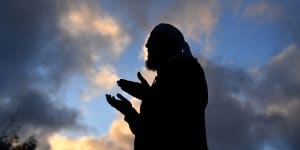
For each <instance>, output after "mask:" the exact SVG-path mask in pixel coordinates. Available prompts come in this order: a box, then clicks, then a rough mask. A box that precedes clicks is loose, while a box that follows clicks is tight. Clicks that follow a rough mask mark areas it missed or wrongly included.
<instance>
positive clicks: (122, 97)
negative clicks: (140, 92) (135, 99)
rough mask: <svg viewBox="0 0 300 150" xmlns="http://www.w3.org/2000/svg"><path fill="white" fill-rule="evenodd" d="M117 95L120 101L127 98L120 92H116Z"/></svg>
mask: <svg viewBox="0 0 300 150" xmlns="http://www.w3.org/2000/svg"><path fill="white" fill-rule="evenodd" d="M117 97H118V98H120V100H121V101H126V102H127V101H128V100H127V98H125V97H124V96H123V95H122V94H120V93H118V94H117Z"/></svg>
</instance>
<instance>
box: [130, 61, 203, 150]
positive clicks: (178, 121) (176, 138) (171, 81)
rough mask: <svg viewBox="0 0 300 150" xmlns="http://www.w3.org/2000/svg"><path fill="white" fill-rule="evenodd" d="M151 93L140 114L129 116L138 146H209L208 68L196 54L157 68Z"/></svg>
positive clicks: (155, 149) (157, 149) (153, 149)
mask: <svg viewBox="0 0 300 150" xmlns="http://www.w3.org/2000/svg"><path fill="white" fill-rule="evenodd" d="M150 95H151V96H149V97H147V99H144V100H142V103H141V107H140V114H138V113H137V112H132V113H130V114H128V115H126V116H125V120H126V121H127V122H128V124H129V126H130V129H131V131H132V132H133V133H134V135H135V141H134V150H175V149H182V150H189V149H193V150H207V149H208V148H207V141H206V130H205V108H206V105H207V100H208V93H207V84H206V79H205V74H204V71H203V69H202V67H201V65H200V64H199V63H198V61H197V60H196V59H194V58H190V57H185V56H178V57H174V58H171V59H170V60H169V61H168V63H167V64H165V65H164V66H162V67H161V68H160V69H159V70H157V76H156V78H155V80H154V82H153V84H152V86H151V94H150Z"/></svg>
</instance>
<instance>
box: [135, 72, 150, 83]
mask: <svg viewBox="0 0 300 150" xmlns="http://www.w3.org/2000/svg"><path fill="white" fill-rule="evenodd" d="M137 77H138V78H139V80H140V81H141V83H142V84H143V85H146V86H149V84H148V82H147V81H146V79H145V78H144V77H143V76H142V74H141V73H140V72H138V73H137Z"/></svg>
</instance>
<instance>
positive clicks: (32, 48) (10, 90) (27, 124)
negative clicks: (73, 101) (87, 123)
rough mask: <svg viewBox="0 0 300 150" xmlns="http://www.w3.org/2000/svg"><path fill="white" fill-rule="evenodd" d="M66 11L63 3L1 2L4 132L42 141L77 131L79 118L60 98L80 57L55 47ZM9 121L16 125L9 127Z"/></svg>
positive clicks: (1, 119) (0, 119)
mask: <svg viewBox="0 0 300 150" xmlns="http://www.w3.org/2000/svg"><path fill="white" fill-rule="evenodd" d="M63 8H64V7H63V2H61V1H52V0H49V1H39V0H29V1H16V0H10V1H1V2H0V72H1V74H0V108H1V109H0V114H1V115H0V122H1V125H0V129H1V130H0V131H1V132H2V131H3V132H10V131H11V130H13V129H15V128H17V126H18V125H19V126H20V127H21V128H20V131H19V132H20V133H22V134H23V135H31V134H37V135H38V136H39V137H43V136H46V135H47V134H50V133H51V132H53V131H58V130H60V129H64V128H72V127H77V126H78V122H77V121H78V117H79V112H78V111H77V110H74V109H71V108H67V107H65V106H64V102H63V99H60V98H59V97H57V96H56V91H57V90H59V87H60V86H61V85H62V84H63V83H64V81H65V80H66V79H67V78H68V77H69V75H70V74H71V72H72V71H74V70H75V67H76V65H77V64H76V62H77V61H76V60H74V58H76V57H73V56H76V55H77V54H78V53H73V52H70V51H68V52H66V51H64V50H63V49H62V47H61V45H60V44H59V42H57V41H59V37H58V35H59V34H58V31H59V29H58V28H57V20H58V17H59V15H60V14H59V13H61V12H63ZM77 58H78V57H77ZM11 119H13V121H12V123H13V125H12V124H11V125H9V126H8V127H6V126H7V125H8V124H10V123H9V122H10V121H9V120H11ZM4 130H5V131H4ZM20 136H22V135H20ZM41 142H43V141H41ZM44 142H45V141H44Z"/></svg>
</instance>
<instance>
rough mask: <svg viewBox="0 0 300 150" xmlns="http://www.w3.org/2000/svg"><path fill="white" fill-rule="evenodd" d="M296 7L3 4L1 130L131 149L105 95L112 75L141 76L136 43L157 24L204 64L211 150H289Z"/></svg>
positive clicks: (245, 1) (296, 76)
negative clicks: (174, 32)
mask: <svg viewBox="0 0 300 150" xmlns="http://www.w3.org/2000/svg"><path fill="white" fill-rule="evenodd" d="M299 6H300V1H297V0H285V1H280V0H228V1H222V0H165V1H161V0H147V1H139V0H115V1H111V0H98V1H97V0H85V1H83V0H82V1H81V0H43V1H41V0H26V1H18V0H2V1H1V2H0V70H1V74H0V122H1V124H0V129H1V130H0V131H1V132H10V131H12V130H14V129H16V128H18V126H20V129H19V134H20V136H21V138H26V137H28V136H30V135H36V136H37V137H38V141H39V149H41V150H44V149H52V150H69V149H73V150H85V149H86V150H87V149H89V150H96V149H97V150H99V149H100V150H130V149H132V145H133V136H132V134H131V133H130V131H129V129H128V126H127V124H126V123H125V122H124V121H123V116H122V115H121V114H119V113H118V112H117V111H115V110H114V109H113V108H112V107H110V106H109V105H108V104H107V103H106V101H105V96H104V94H105V93H110V94H116V93H117V92H121V90H120V89H119V88H118V87H117V86H116V84H115V81H116V80H118V79H120V78H125V79H129V80H135V81H137V77H136V72H137V71H142V73H143V75H144V76H145V77H147V80H148V81H149V82H150V83H151V81H152V79H153V77H154V76H155V73H153V72H149V71H147V70H146V69H145V67H144V57H145V53H144V50H145V49H144V43H145V40H146V39H147V36H148V33H149V32H150V31H151V29H152V28H153V27H154V26H155V25H157V24H159V23H161V22H165V23H171V24H173V25H175V26H177V27H178V28H179V29H180V30H181V31H182V32H183V34H184V36H185V37H186V40H187V41H188V42H189V43H190V46H191V49H192V52H193V54H194V56H195V57H197V58H198V60H199V62H200V63H201V65H202V66H203V68H204V71H205V74H206V78H207V82H208V88H209V103H208V107H207V113H206V124H207V137H208V144H209V148H210V149H211V150H299V149H300V143H299V139H300V117H299V114H300V91H299V90H300V59H299V58H300V45H299V44H300V28H299V27H300V16H299V14H300V9H299ZM125 96H127V97H128V98H129V99H131V100H132V102H133V103H134V104H135V106H136V108H138V106H139V101H138V100H135V99H133V98H131V97H130V96H129V95H126V94H125ZM183 102H184V100H183ZM12 118H13V119H12ZM10 120H13V121H10ZM157 136H159V133H157ZM178 138H185V137H178ZM154 140H155V139H154Z"/></svg>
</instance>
